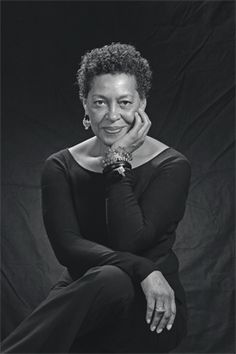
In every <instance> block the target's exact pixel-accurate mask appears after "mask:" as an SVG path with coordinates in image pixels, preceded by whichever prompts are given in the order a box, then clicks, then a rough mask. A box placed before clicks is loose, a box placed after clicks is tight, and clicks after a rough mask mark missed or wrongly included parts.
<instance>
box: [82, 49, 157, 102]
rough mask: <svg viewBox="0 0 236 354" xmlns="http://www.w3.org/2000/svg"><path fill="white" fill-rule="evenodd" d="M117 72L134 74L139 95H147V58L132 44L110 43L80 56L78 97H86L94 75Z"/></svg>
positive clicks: (148, 76)
mask: <svg viewBox="0 0 236 354" xmlns="http://www.w3.org/2000/svg"><path fill="white" fill-rule="evenodd" d="M118 73H125V74H128V75H134V76H135V78H136V82H137V91H138V93H139V95H140V97H141V98H145V97H147V95H148V92H149V90H150V88H151V79H152V71H151V69H150V66H149V63H148V61H147V59H145V58H143V57H142V56H141V54H140V52H139V51H137V50H136V49H135V47H134V46H133V45H130V44H121V43H111V44H110V45H105V46H103V47H101V48H94V49H92V50H91V51H88V52H86V53H85V55H84V56H82V60H81V64H80V68H79V69H78V71H77V82H78V85H79V95H80V99H81V100H82V99H84V98H87V96H88V93H89V90H90V89H91V83H92V80H93V79H94V77H95V76H97V75H102V74H118Z"/></svg>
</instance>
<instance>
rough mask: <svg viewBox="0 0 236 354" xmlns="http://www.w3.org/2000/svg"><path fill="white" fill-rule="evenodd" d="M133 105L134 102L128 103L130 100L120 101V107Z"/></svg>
mask: <svg viewBox="0 0 236 354" xmlns="http://www.w3.org/2000/svg"><path fill="white" fill-rule="evenodd" d="M131 104H132V102H131V101H128V100H123V101H120V105H121V106H123V107H128V106H129V105H131Z"/></svg>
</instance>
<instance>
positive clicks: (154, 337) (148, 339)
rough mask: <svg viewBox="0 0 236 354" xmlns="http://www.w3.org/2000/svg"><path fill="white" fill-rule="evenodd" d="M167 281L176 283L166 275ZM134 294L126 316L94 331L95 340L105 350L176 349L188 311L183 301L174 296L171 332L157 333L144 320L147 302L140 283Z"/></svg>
mask: <svg viewBox="0 0 236 354" xmlns="http://www.w3.org/2000/svg"><path fill="white" fill-rule="evenodd" d="M166 278H167V280H168V281H169V283H170V284H172V283H173V282H175V283H176V279H175V278H176V275H175V276H174V280H172V279H171V277H170V276H169V277H166ZM134 290H135V297H134V299H133V301H132V303H131V304H130V306H129V308H128V310H127V311H126V312H125V316H124V317H122V318H118V320H117V322H116V323H115V325H114V326H112V327H110V328H107V330H106V332H105V331H104V330H101V331H99V332H97V333H96V337H95V338H94V340H96V341H98V343H99V345H100V347H101V348H103V351H104V352H110V353H168V352H170V351H171V350H173V349H174V348H176V347H177V346H178V345H179V343H180V342H181V340H182V339H183V338H184V337H185V336H186V330H187V328H186V325H187V313H186V305H185V302H182V301H180V299H179V298H177V297H176V299H175V300H176V308H177V311H176V317H175V321H174V325H173V327H172V329H171V330H170V331H168V330H167V329H166V328H165V329H164V330H163V332H162V333H160V334H157V333H156V332H152V331H151V330H150V325H148V324H147V323H146V321H145V317H146V308H147V301H146V298H145V295H144V293H143V291H142V289H141V287H140V286H137V287H135V288H134Z"/></svg>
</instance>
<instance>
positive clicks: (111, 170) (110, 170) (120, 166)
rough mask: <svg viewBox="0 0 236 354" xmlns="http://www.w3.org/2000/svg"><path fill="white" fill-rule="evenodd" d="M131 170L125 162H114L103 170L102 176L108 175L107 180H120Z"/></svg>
mask: <svg viewBox="0 0 236 354" xmlns="http://www.w3.org/2000/svg"><path fill="white" fill-rule="evenodd" d="M131 169H132V167H131V164H130V163H129V162H127V161H122V162H121V161H120V162H116V163H113V164H110V165H107V166H106V167H105V168H104V169H103V174H104V175H108V176H109V179H110V178H111V179H117V178H116V177H118V179H119V180H120V179H122V178H123V177H125V176H126V174H125V173H126V172H127V171H130V170H131Z"/></svg>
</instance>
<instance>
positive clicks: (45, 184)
mask: <svg viewBox="0 0 236 354" xmlns="http://www.w3.org/2000/svg"><path fill="white" fill-rule="evenodd" d="M41 184H42V212H43V220H44V225H45V229H46V231H47V235H48V237H49V240H50V243H51V245H52V248H53V250H54V252H55V255H56V257H57V259H58V260H59V262H60V263H61V264H62V265H64V266H66V267H68V268H70V269H71V270H73V273H74V274H78V276H81V275H82V274H83V273H84V272H85V271H86V270H88V269H89V268H90V267H93V266H100V265H105V264H109V265H115V266H117V267H120V268H121V269H122V270H123V271H125V272H126V273H127V274H128V275H129V276H130V277H131V279H132V280H134V281H136V282H139V283H140V282H141V281H142V280H143V279H144V278H145V277H146V276H147V275H148V274H150V273H151V272H152V271H153V270H154V269H155V265H154V264H153V263H152V262H151V261H150V260H148V259H146V258H143V257H139V256H136V255H133V254H131V253H128V252H119V251H118V252H116V251H113V250H112V249H110V248H107V247H105V246H103V245H99V244H97V243H95V242H91V241H89V240H86V239H85V238H84V237H83V235H81V232H80V230H79V220H78V217H77V215H76V214H75V209H74V205H73V200H72V195H71V189H70V183H69V179H68V174H67V169H66V167H65V165H64V163H63V162H62V161H61V160H60V159H59V158H57V157H49V158H48V159H47V160H46V162H45V165H44V169H43V172H42V179H41ZM85 237H86V235H85Z"/></svg>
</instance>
